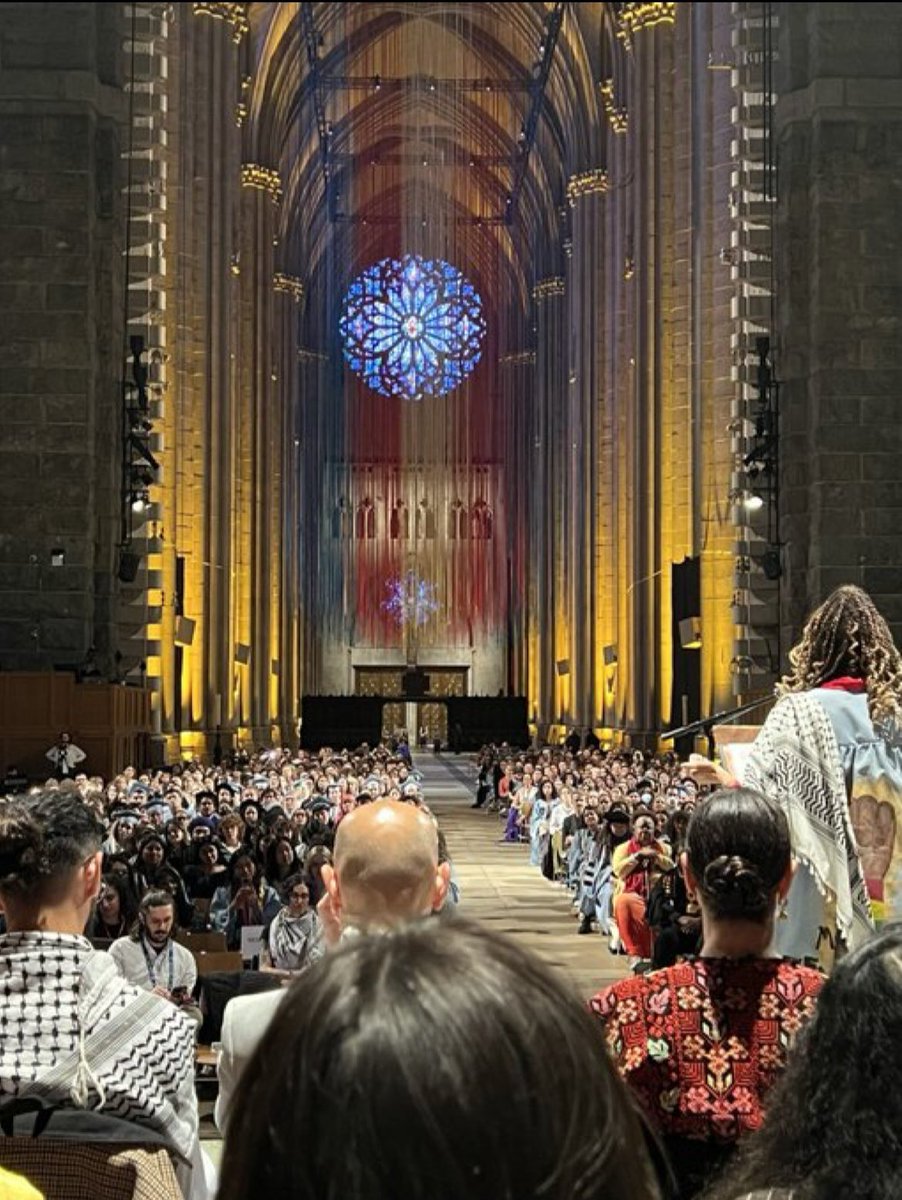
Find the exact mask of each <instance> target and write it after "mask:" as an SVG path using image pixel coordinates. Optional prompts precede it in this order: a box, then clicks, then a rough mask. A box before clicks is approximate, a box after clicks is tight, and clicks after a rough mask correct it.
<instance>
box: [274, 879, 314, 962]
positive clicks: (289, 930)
mask: <svg viewBox="0 0 902 1200" xmlns="http://www.w3.org/2000/svg"><path fill="white" fill-rule="evenodd" d="M281 891H282V904H283V906H284V907H282V908H281V909H280V910H279V911H278V913H277V914H276V915H275V917H273V920H272V922H271V924H270V926H269V928H268V929H267V930H265V931H264V935H263V942H264V947H265V949H264V951H263V956H262V962H261V966H262V967H263V969H264V970H271V971H276V972H278V973H280V974H283V973H284V974H285V975H286V976H292V975H296V974H297V973H298V972H299V971H303V970H304V968H305V967H308V966H310V964H311V963H315V962H316V961H317V960H318V959H320V958H322V956H323V954H324V953H325V945H324V943H323V935H322V925H321V923H320V919H319V917H318V916H317V914H316V910H315V909H313V908H311V907H310V885H309V883H308V882H307V880H306V878H305V877H304V876H303V875H300V874H296V875H291V876H289V878H288V879H286V880H285V882H284V883H283V885H282V889H281Z"/></svg>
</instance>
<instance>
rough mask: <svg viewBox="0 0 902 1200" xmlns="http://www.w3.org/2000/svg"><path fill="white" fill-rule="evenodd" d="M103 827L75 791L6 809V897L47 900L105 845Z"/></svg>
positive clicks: (2, 864) (0, 852)
mask: <svg viewBox="0 0 902 1200" xmlns="http://www.w3.org/2000/svg"><path fill="white" fill-rule="evenodd" d="M103 836H104V829H103V824H102V823H101V821H100V820H99V818H98V817H97V815H96V813H95V812H94V810H93V809H91V808H89V807H88V805H87V804H85V802H84V800H82V798H81V796H80V795H79V793H78V792H77V791H76V790H75V788H69V787H61V788H53V789H50V790H47V791H40V792H33V793H32V794H31V795H30V796H26V797H24V798H23V799H21V800H14V801H9V802H8V803H6V804H3V805H2V806H0V894H3V893H5V894H7V895H13V894H15V895H18V896H23V897H28V898H29V899H41V898H43V897H44V896H45V894H46V893H47V891H48V890H50V889H53V888H55V887H56V886H57V885H58V884H59V883H60V882H61V881H62V880H63V878H64V877H65V876H67V875H68V874H69V872H70V871H71V870H72V869H73V868H74V867H77V866H79V865H80V864H81V863H83V862H84V861H85V859H87V858H89V857H90V856H91V855H92V854H96V853H97V851H98V850H99V849H100V848H101V845H102V844H103Z"/></svg>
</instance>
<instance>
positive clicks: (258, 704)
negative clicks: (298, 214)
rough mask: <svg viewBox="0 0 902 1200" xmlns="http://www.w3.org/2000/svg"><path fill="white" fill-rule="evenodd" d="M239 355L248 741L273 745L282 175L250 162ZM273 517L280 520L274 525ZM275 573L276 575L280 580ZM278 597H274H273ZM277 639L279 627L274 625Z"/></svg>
mask: <svg viewBox="0 0 902 1200" xmlns="http://www.w3.org/2000/svg"><path fill="white" fill-rule="evenodd" d="M241 182H242V189H243V190H242V199H241V293H242V298H241V305H242V321H241V352H240V359H239V361H240V380H241V382H240V390H241V406H242V420H241V427H242V438H243V441H244V442H245V447H244V449H243V454H242V462H241V486H240V496H241V498H240V501H239V508H240V509H241V511H242V518H241V519H242V522H243V525H244V528H243V531H242V542H243V550H244V556H245V562H246V568H247V578H246V581H245V582H244V584H243V588H242V595H241V612H240V614H239V625H240V627H241V628H243V629H244V630H246V631H247V632H246V634H245V636H246V637H247V638H248V639H249V640H248V642H246V643H245V644H247V645H249V646H250V662H249V664H248V666H247V668H246V669H245V674H246V690H245V693H244V716H245V718H247V717H249V718H250V736H251V737H252V739H253V740H254V741H264V742H268V741H269V740H270V738H271V736H272V720H273V717H274V716H275V697H274V695H273V691H274V689H273V686H272V683H273V672H272V664H273V658H274V655H273V648H274V644H277V641H274V636H273V635H274V624H273V609H274V604H275V605H277V604H278V590H277V587H275V588H274V580H275V579H277V570H278V563H279V555H278V550H279V523H278V516H277V514H278V512H279V505H280V503H281V477H280V469H281V457H280V444H281V422H280V416H279V408H278V392H277V387H276V385H277V384H278V373H277V371H275V370H274V361H273V357H274V346H275V324H276V323H275V317H274V304H275V297H274V293H273V273H274V245H273V242H274V238H275V235H276V211H277V210H276V205H277V203H278V200H279V197H280V195H281V184H280V181H279V176H278V173H277V172H276V171H274V170H273V169H272V168H268V167H264V166H260V165H259V164H256V163H247V164H245V165H244V166H243V167H242V169H241ZM274 515H275V519H274ZM274 572H276V574H275V575H274ZM274 593H275V594H274ZM275 628H276V633H277V629H278V626H277V625H276V627H275Z"/></svg>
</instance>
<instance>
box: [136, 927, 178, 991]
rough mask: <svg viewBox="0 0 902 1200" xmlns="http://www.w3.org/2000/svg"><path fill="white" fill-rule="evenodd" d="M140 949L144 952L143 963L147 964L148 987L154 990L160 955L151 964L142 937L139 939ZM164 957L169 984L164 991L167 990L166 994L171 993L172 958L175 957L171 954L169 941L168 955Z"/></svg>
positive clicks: (173, 969)
mask: <svg viewBox="0 0 902 1200" xmlns="http://www.w3.org/2000/svg"><path fill="white" fill-rule="evenodd" d="M141 949H142V950H143V951H144V961H145V962H146V963H147V977H148V979H149V980H150V986H151V988H155V987H156V986H157V967H158V966H159V965H160V958H161V957H162V955H159V954H158V955H157V960H156V962H153V961H152V960H151V957H150V955H149V954H148V953H147V943H146V942H145V941H144V938H143V937H142V938H141ZM166 957H167V966H168V969H169V970H168V974H169V982H168V983H167V984H166V990H167V992H171V991H172V980H173V975H174V971H175V968H174V966H173V958H174V957H175V956H174V955H173V953H172V942H171V941H170V942H169V953H168V954H167V956H166Z"/></svg>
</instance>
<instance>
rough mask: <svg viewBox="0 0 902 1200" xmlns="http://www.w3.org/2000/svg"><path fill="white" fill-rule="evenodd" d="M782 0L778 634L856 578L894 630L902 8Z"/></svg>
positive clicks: (901, 385) (901, 322)
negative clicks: (781, 545) (785, 0)
mask: <svg viewBox="0 0 902 1200" xmlns="http://www.w3.org/2000/svg"><path fill="white" fill-rule="evenodd" d="M773 8H774V10H775V15H776V17H777V19H778V22H779V37H778V47H779V54H778V60H777V62H776V63H775V64H774V70H775V90H776V92H777V96H778V99H777V105H776V113H775V122H774V137H775V139H776V146H777V155H778V165H779V175H778V189H779V200H778V208H777V214H778V220H777V244H778V246H779V254H778V255H777V260H776V261H777V288H776V294H777V327H778V332H779V337H778V346H777V354H776V356H775V364H776V368H777V376H778V378H779V379H780V380H781V382H782V387H781V394H780V408H781V414H782V439H781V455H780V457H781V485H782V487H781V509H782V525H781V533H782V540H783V543H784V548H783V569H784V572H785V577H784V588H783V597H782V620H783V627H784V634H783V644H784V646H789V645H791V643H792V640H793V639H794V638H795V637H796V636H797V635H798V633H799V630H800V627H801V624H802V622H803V620H804V618H805V615H806V613H807V611H808V610H810V608H811V607H813V606H814V605H816V604H817V603H819V602H820V601H821V600H823V599H824V598H825V597H826V596H827V595H828V594H829V592H830V591H831V590H832V589H833V588H834V587H836V586H837V585H838V584H841V583H850V582H851V583H860V584H861V585H863V586H864V587H865V588H866V589H867V590H868V591H869V592H870V593H871V594H872V595H873V596H874V599H875V600H876V602H877V605H878V607H879V608H880V609H881V610H882V611H883V612H884V613H885V615H886V617H887V619H888V620H889V621H890V622H891V623H892V624H893V626H894V631H895V635H896V637H897V639H898V638H899V637H900V635H902V568H900V563H902V521H900V508H902V483H900V482H899V454H900V451H902V405H900V402H899V396H900V393H902V338H900V330H902V226H900V223H899V220H898V211H897V204H896V202H895V197H896V193H897V186H898V174H899V156H900V153H902V80H900V79H899V72H898V64H897V62H896V61H895V59H894V47H895V46H896V45H897V44H898V42H899V38H900V35H902V8H899V7H898V6H896V5H893V4H865V5H857V6H856V7H854V8H848V7H846V6H845V5H840V4H798V5H796V4H776V5H774V6H773Z"/></svg>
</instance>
